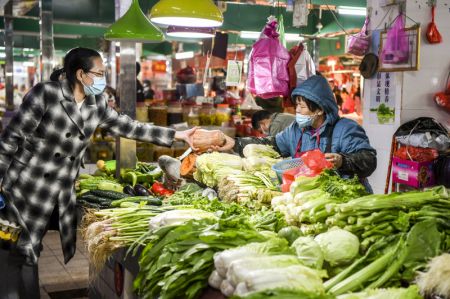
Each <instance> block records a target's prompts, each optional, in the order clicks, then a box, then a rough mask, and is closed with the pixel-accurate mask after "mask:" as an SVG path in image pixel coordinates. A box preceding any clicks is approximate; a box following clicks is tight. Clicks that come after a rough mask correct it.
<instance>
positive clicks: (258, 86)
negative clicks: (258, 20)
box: [247, 19, 290, 99]
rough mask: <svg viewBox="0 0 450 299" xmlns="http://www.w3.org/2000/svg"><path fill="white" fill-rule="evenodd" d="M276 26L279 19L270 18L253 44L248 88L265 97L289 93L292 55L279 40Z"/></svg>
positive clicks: (253, 92)
mask: <svg viewBox="0 0 450 299" xmlns="http://www.w3.org/2000/svg"><path fill="white" fill-rule="evenodd" d="M276 28H277V21H276V20H273V19H272V20H269V22H268V23H267V25H266V26H265V28H264V31H263V32H262V34H261V37H260V38H259V40H258V41H257V42H256V43H255V44H254V45H253V49H252V53H251V57H250V62H249V70H248V80H247V89H248V90H249V91H250V92H251V93H252V94H255V95H256V96H259V97H261V98H263V99H269V98H273V97H278V96H288V95H289V75H288V70H287V64H288V62H289V59H290V56H289V52H288V51H287V50H286V48H284V47H283V46H282V45H281V43H280V41H279V40H278V36H279V35H278V33H277V32H276Z"/></svg>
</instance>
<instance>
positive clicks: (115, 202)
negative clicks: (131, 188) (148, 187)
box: [111, 196, 162, 208]
mask: <svg viewBox="0 0 450 299" xmlns="http://www.w3.org/2000/svg"><path fill="white" fill-rule="evenodd" d="M141 201H145V202H146V203H147V204H148V205H153V206H160V205H162V201H161V200H160V199H159V198H156V197H153V196H132V197H126V198H122V199H118V200H113V201H112V202H111V206H112V207H114V208H115V207H120V205H121V204H122V203H124V202H136V203H140V202H141Z"/></svg>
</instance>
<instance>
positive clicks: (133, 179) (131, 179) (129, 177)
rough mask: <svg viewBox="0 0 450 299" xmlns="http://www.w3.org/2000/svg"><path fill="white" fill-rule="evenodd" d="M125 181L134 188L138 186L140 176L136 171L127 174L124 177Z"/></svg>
mask: <svg viewBox="0 0 450 299" xmlns="http://www.w3.org/2000/svg"><path fill="white" fill-rule="evenodd" d="M123 179H124V181H125V182H127V183H129V184H131V186H134V185H136V184H137V181H138V176H137V174H136V173H135V172H134V171H130V172H127V173H126V174H125V175H124V176H123Z"/></svg>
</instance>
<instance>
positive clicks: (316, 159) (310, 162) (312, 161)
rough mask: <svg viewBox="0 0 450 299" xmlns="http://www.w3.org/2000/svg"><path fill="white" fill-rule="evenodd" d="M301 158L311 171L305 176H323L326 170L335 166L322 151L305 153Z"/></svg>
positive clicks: (316, 150)
mask: <svg viewBox="0 0 450 299" xmlns="http://www.w3.org/2000/svg"><path fill="white" fill-rule="evenodd" d="M300 158H302V160H303V163H305V165H306V166H307V167H308V169H309V172H308V173H305V174H304V175H305V176H316V175H319V174H321V173H322V171H323V170H324V169H328V168H332V167H333V164H331V162H329V161H327V159H325V154H324V153H322V152H321V151H320V149H315V150H312V151H307V152H304V153H303V154H302V155H301V156H300Z"/></svg>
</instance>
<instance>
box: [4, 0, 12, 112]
mask: <svg viewBox="0 0 450 299" xmlns="http://www.w3.org/2000/svg"><path fill="white" fill-rule="evenodd" d="M12 14H13V1H12V0H10V1H9V2H8V3H7V4H6V5H5V8H4V15H5V56H6V57H5V98H6V109H7V110H9V111H13V110H14V76H13V74H14V53H13V48H14V38H13V15H12Z"/></svg>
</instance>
